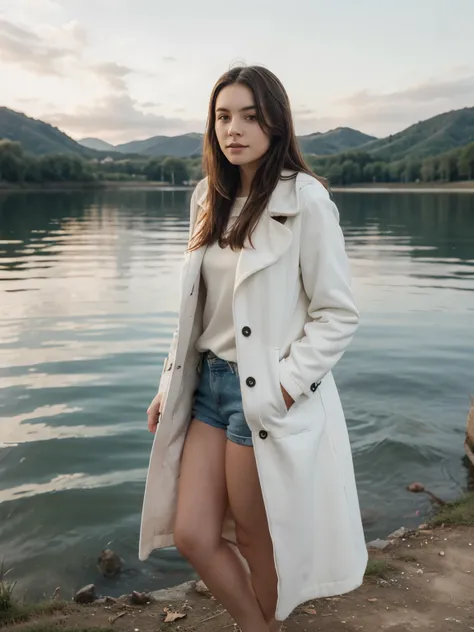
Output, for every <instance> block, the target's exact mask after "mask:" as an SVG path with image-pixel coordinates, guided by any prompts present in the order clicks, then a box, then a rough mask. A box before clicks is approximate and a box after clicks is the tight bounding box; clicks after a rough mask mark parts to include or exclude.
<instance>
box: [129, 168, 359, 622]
mask: <svg viewBox="0 0 474 632" xmlns="http://www.w3.org/2000/svg"><path fill="white" fill-rule="evenodd" d="M283 175H288V173H286V172H285V173H284V174H283ZM206 188H207V181H206V180H203V181H202V182H201V183H200V184H199V185H198V186H197V188H196V190H195V191H194V194H193V196H192V200H191V219H190V235H191V234H192V233H193V230H194V227H195V223H196V217H197V215H198V213H199V210H200V208H201V207H202V205H203V203H204V201H205V197H206ZM278 216H284V217H286V218H287V219H286V221H285V222H284V223H281V222H279V221H277V219H275V218H277V217H278ZM252 243H253V246H254V247H253V248H252V247H250V246H248V247H245V248H243V249H242V251H241V255H240V257H239V261H238V265H237V273H236V279H235V287H234V298H233V313H234V324H235V338H236V347H237V361H238V367H239V375H240V386H241V390H242V401H243V408H244V412H245V417H246V420H247V423H248V425H249V426H250V429H251V431H252V439H253V444H254V451H255V458H256V462H257V468H258V473H259V478H260V483H261V487H262V492H263V498H264V502H265V508H266V512H267V517H268V523H269V529H270V534H271V537H272V541H273V547H274V558H275V565H276V571H277V575H278V604H277V612H276V618H277V619H279V620H284V619H285V618H286V617H287V616H288V615H289V614H290V612H291V611H292V610H293V609H294V608H295V607H296V606H297V605H299V604H300V603H303V602H304V601H307V600H309V599H315V598H318V597H328V596H331V595H339V594H342V593H345V592H349V591H351V590H353V589H355V588H357V587H358V586H359V585H360V584H361V583H362V581H363V575H364V571H365V568H366V564H367V549H366V544H365V539H364V533H363V528H362V521H361V515H360V509H359V501H358V496H357V490H356V484H355V478H354V469H353V462H352V454H351V447H350V443H349V437H348V433H347V427H346V422H345V418H344V413H343V410H342V407H341V402H340V399H339V395H338V391H337V388H336V385H335V382H334V379H333V376H332V373H331V369H332V368H333V366H334V365H335V364H336V362H337V361H338V360H339V358H340V357H341V355H342V354H343V352H344V350H345V349H346V347H347V346H348V345H349V343H350V342H351V339H352V337H353V335H354V332H355V330H356V328H357V323H358V312H357V309H356V307H355V305H354V301H353V297H352V292H351V289H350V283H351V281H350V270H349V265H348V259H347V256H346V253H345V248H344V238H343V235H342V231H341V229H340V226H339V215H338V211H337V208H336V206H335V205H334V203H333V202H332V201H331V199H330V197H329V194H328V192H327V191H326V189H325V188H324V187H323V186H322V185H321V184H320V183H319V182H318V181H317V180H316V179H314V178H312V177H311V176H308V175H306V174H298V176H297V177H296V178H293V179H291V180H284V179H283V180H280V182H279V184H278V185H277V187H276V188H275V190H274V192H273V194H272V196H271V199H270V201H269V204H268V207H267V208H266V210H265V211H264V213H263V215H262V217H261V219H260V220H259V222H258V224H257V227H256V229H255V231H254V233H253V235H252ZM204 251H205V247H203V248H200V249H198V250H195V251H193V252H188V253H186V254H185V261H184V267H183V272H182V279H181V300H180V309H179V321H178V329H177V331H176V334H175V336H174V338H173V342H172V345H171V350H170V354H169V356H168V358H167V360H166V362H165V364H164V367H163V373H162V378H161V381H160V387H159V388H160V391H162V392H163V393H164V398H163V404H162V415H161V421H160V423H159V425H158V428H157V432H156V435H155V438H154V442H153V448H152V452H151V458H150V465H149V470H148V475H147V482H146V490H145V498H144V505H143V513H142V522H141V533H140V550H139V557H140V559H141V560H145V559H146V558H147V557H148V556H149V554H150V553H151V551H152V550H153V549H158V548H163V547H168V546H172V545H173V544H174V541H173V524H174V519H175V512H176V497H177V487H178V479H179V472H180V460H181V453H182V449H183V444H184V440H185V436H186V430H187V428H188V424H189V422H190V416H191V406H192V399H193V392H194V389H195V387H196V385H197V381H198V376H197V372H196V367H197V365H198V360H199V355H198V353H197V351H196V349H195V346H196V345H195V343H196V340H197V339H198V337H199V336H200V334H201V332H202V314H203V298H204V292H203V289H204V288H203V287H202V282H201V274H200V272H201V263H202V259H203V255H204ZM280 383H281V384H283V386H284V387H285V388H286V390H287V391H288V392H289V394H290V395H291V396H292V397H293V399H294V400H295V403H294V404H293V405H292V406H291V408H290V409H289V410H287V409H286V406H285V402H284V399H283V396H282V394H281V389H280ZM223 536H224V537H226V538H227V539H229V540H230V541H233V542H235V534H234V530H233V524H232V520H231V517H229V520H228V521H227V523H226V525H224V530H223Z"/></svg>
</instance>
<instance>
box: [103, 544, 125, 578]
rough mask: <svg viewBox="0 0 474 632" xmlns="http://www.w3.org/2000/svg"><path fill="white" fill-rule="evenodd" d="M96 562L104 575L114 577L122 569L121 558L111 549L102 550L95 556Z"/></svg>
mask: <svg viewBox="0 0 474 632" xmlns="http://www.w3.org/2000/svg"><path fill="white" fill-rule="evenodd" d="M97 564H98V566H99V570H100V572H101V573H102V575H103V576H104V577H114V576H115V575H118V574H119V573H120V572H121V570H122V560H121V559H120V558H119V556H118V555H117V554H116V553H114V552H113V551H112V549H105V550H104V551H102V553H101V554H100V555H99V557H98V558H97Z"/></svg>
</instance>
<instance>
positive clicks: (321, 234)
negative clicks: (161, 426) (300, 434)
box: [280, 183, 359, 400]
mask: <svg viewBox="0 0 474 632" xmlns="http://www.w3.org/2000/svg"><path fill="white" fill-rule="evenodd" d="M300 203H301V204H302V210H301V212H302V223H301V242H300V243H301V252H300V267H301V275H302V281H303V286H304V289H305V292H306V294H307V296H308V298H309V301H310V303H309V307H308V314H309V316H310V318H311V320H310V321H309V322H308V323H307V324H306V325H305V327H304V336H303V337H302V338H301V339H300V340H298V341H296V342H293V344H292V345H291V347H290V352H289V354H288V357H287V358H284V359H283V360H281V362H280V383H281V385H282V386H283V388H284V389H285V391H286V392H287V393H288V394H289V395H290V397H291V398H292V399H293V400H296V399H297V398H298V397H299V396H300V395H302V394H306V395H310V394H311V385H312V384H313V383H318V382H320V381H321V380H322V378H323V377H324V376H325V375H326V373H328V372H329V371H331V369H332V368H333V367H334V365H335V364H336V363H337V362H338V360H339V359H340V357H341V356H342V354H343V353H344V351H345V349H346V348H347V346H348V345H349V343H350V342H351V340H352V338H353V336H354V333H355V330H356V328H357V324H358V321H359V313H358V311H357V308H356V306H355V304H354V299H353V296H352V291H351V276H350V269H349V261H348V257H347V255H346V251H345V246H344V237H343V234H342V231H341V228H340V226H339V213H338V210H337V208H336V206H335V204H334V203H333V202H332V201H331V200H330V198H329V196H328V193H327V191H326V190H324V189H323V187H322V186H321V185H320V184H319V183H314V184H309V185H306V186H305V187H303V188H302V189H301V191H300Z"/></svg>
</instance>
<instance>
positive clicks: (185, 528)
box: [174, 524, 217, 561]
mask: <svg viewBox="0 0 474 632" xmlns="http://www.w3.org/2000/svg"><path fill="white" fill-rule="evenodd" d="M174 543H175V546H176V548H177V549H178V551H179V552H180V553H181V555H183V557H185V558H186V559H188V560H190V561H194V560H196V559H199V558H201V557H209V556H210V555H211V553H212V551H213V549H215V548H216V546H217V543H215V542H213V541H212V539H211V538H209V537H206V536H205V535H203V534H202V533H199V531H197V529H196V528H192V527H191V525H179V524H177V525H176V527H175V530H174Z"/></svg>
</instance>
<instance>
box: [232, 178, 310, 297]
mask: <svg viewBox="0 0 474 632" xmlns="http://www.w3.org/2000/svg"><path fill="white" fill-rule="evenodd" d="M282 175H283V177H285V176H289V175H290V173H288V172H283V174H282ZM298 212H299V209H298V200H297V195H296V187H295V179H294V178H292V179H289V180H280V181H279V183H278V184H277V186H276V187H275V190H274V191H273V193H272V196H271V198H270V200H269V202H268V206H267V208H266V209H265V211H264V212H263V214H262V217H261V218H260V220H259V222H258V224H257V226H256V228H255V230H254V232H253V234H252V238H251V243H250V241H249V240H247V242H246V244H245V247H244V248H243V249H242V251H241V253H240V257H239V261H238V264H237V271H236V275H235V286H234V292H235V291H236V290H237V288H238V287H239V285H241V284H242V283H243V282H244V281H245V279H248V277H249V276H251V275H252V274H255V273H256V272H258V271H259V270H263V269H264V268H268V266H271V265H272V264H274V263H275V262H276V261H278V259H280V258H281V257H282V256H283V255H284V254H285V252H286V251H287V250H288V248H289V247H290V244H291V240H292V232H291V230H290V228H288V226H287V225H286V224H283V223H280V222H279V221H277V219H275V218H278V217H291V216H294V215H297V214H298Z"/></svg>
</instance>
